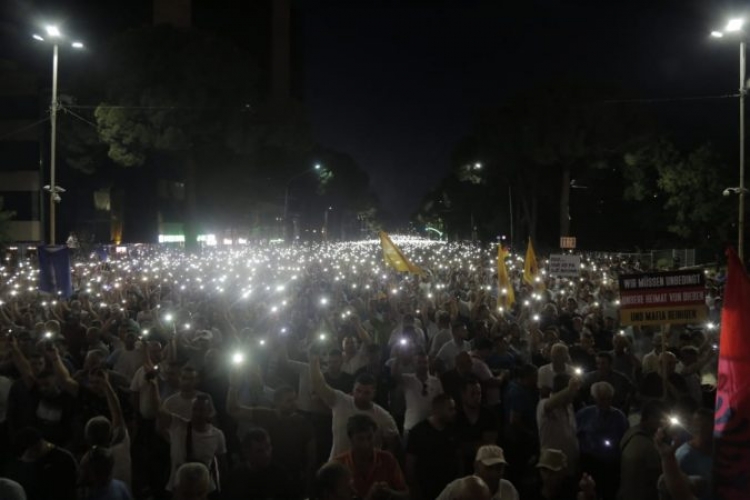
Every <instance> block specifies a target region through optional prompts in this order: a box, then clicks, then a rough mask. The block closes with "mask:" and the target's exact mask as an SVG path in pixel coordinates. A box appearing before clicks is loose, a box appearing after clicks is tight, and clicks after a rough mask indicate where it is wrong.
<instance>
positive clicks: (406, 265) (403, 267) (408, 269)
mask: <svg viewBox="0 0 750 500" xmlns="http://www.w3.org/2000/svg"><path fill="white" fill-rule="evenodd" d="M380 246H381V247H382V248H383V259H384V260H385V263H386V264H388V265H389V266H391V267H392V268H393V269H395V270H396V271H399V272H402V273H412V274H420V275H421V274H422V269H421V268H420V267H419V266H417V265H415V264H412V262H411V261H410V260H409V259H407V258H406V256H405V255H404V254H403V252H401V250H400V249H399V248H398V247H397V246H396V245H395V244H394V243H393V241H391V238H390V237H389V236H388V234H387V233H386V232H385V231H380Z"/></svg>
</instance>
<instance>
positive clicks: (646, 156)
mask: <svg viewBox="0 0 750 500" xmlns="http://www.w3.org/2000/svg"><path fill="white" fill-rule="evenodd" d="M624 172H625V179H626V180H627V184H626V185H625V196H626V198H627V199H630V200H634V201H637V202H639V203H644V204H649V205H651V206H653V207H654V211H653V213H655V214H658V213H663V214H664V215H665V221H664V224H665V226H666V229H667V230H668V231H669V232H670V233H672V234H674V235H675V236H677V237H678V238H679V240H680V241H681V242H682V243H687V244H690V245H694V246H697V247H702V248H706V247H715V246H716V245H719V244H723V243H724V242H726V241H728V239H729V233H730V229H731V228H732V225H733V222H732V221H734V212H733V210H732V207H731V204H730V203H728V202H727V201H726V199H724V198H723V197H722V196H721V192H722V190H723V189H724V188H725V187H726V186H728V185H730V184H731V180H730V172H729V170H728V169H727V167H726V164H725V163H724V162H723V161H722V159H721V158H720V156H719V155H718V153H717V152H716V151H715V150H714V148H713V147H712V146H711V145H710V144H704V145H702V146H699V147H698V148H696V149H695V150H693V151H689V152H682V151H680V150H679V149H678V148H677V147H676V146H675V145H674V144H673V143H672V142H670V141H669V140H667V139H666V138H660V139H658V140H655V141H653V142H651V143H649V144H647V145H644V146H643V147H641V148H639V149H637V150H635V151H633V152H631V153H629V154H627V155H626V156H625V161H624Z"/></svg>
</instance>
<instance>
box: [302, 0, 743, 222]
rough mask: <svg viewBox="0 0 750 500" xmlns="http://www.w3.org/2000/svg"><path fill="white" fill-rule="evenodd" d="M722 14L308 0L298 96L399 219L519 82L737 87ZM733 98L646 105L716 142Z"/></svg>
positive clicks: (602, 6) (620, 5) (728, 122)
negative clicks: (479, 119)
mask: <svg viewBox="0 0 750 500" xmlns="http://www.w3.org/2000/svg"><path fill="white" fill-rule="evenodd" d="M708 3H710V4H711V5H710V8H709V6H705V7H699V6H701V5H702V4H703V5H705V4H708ZM732 12H736V11H733V9H732V8H731V5H730V4H728V3H727V4H726V5H724V6H722V2H691V1H670V2H664V1H659V0H652V1H649V2H632V1H630V2H614V1H598V2H588V1H586V2H574V1H554V0H545V1H538V0H522V1H517V2H508V1H499V0H498V1H492V2H489V1H472V0H462V1H460V2H459V1H456V2H440V1H429V2H428V1H408V0H402V1H399V2H387V1H375V0H357V1H334V2H325V1H323V2H313V3H312V4H310V5H308V8H307V10H306V14H305V22H306V44H307V45H306V72H307V86H306V92H307V94H306V97H307V102H308V104H309V106H310V108H311V110H312V117H313V121H314V125H315V130H316V133H317V134H318V138H319V140H320V141H321V142H322V143H324V144H326V145H330V146H332V147H334V148H338V149H341V150H343V151H347V152H350V153H351V154H353V155H354V157H355V159H356V160H357V161H359V163H360V164H361V165H362V166H363V168H365V169H366V170H367V171H368V172H369V173H370V175H371V178H372V181H373V183H374V186H375V188H376V189H377V192H378V194H379V195H380V197H381V200H382V201H383V202H384V203H385V205H386V207H388V208H389V209H390V210H391V211H392V212H393V213H394V214H395V215H396V216H397V217H399V218H400V219H404V218H406V217H408V216H409V215H410V214H411V212H412V211H413V210H414V209H416V207H417V204H418V202H419V200H420V198H421V196H422V195H423V194H425V192H426V191H427V190H429V189H430V188H431V187H433V186H434V185H435V184H436V183H437V182H438V181H439V179H440V178H441V177H442V176H443V175H444V174H445V172H446V171H447V170H448V169H449V168H450V155H451V152H452V150H453V147H454V146H455V144H456V142H457V141H458V140H459V139H460V138H461V136H462V135H463V134H465V133H466V132H468V131H469V130H470V128H471V125H472V122H473V120H474V118H475V117H476V116H477V113H478V112H480V111H481V110H482V108H485V107H488V106H492V105H496V104H498V103H501V102H504V101H507V100H509V99H512V98H513V95H514V93H515V92H517V91H518V90H520V89H523V88H524V87H527V86H530V85H535V84H539V83H542V82H545V81H554V79H555V78H558V77H566V78H577V79H582V80H586V79H595V80H600V81H607V82H613V83H615V84H616V85H618V86H620V87H622V88H624V89H626V90H627V91H628V94H629V95H632V96H633V97H677V96H693V95H711V94H722V93H731V92H734V91H736V89H737V88H738V85H739V84H738V81H737V79H738V76H737V75H738V70H737V46H738V45H737V44H736V43H734V42H731V41H724V42H721V43H719V42H717V41H716V40H713V39H711V38H709V37H708V34H709V32H710V31H711V29H714V28H715V26H716V25H717V24H718V25H719V26H722V25H723V23H724V22H725V19H726V18H727V17H728V16H730V15H732V14H731V13H732ZM735 103H736V101H734V100H728V101H696V102H693V101H689V102H677V103H659V104H653V105H651V106H654V107H655V108H656V109H655V112H656V113H657V114H658V115H659V117H660V118H661V119H662V120H663V121H664V122H665V126H666V127H668V128H670V129H671V127H672V125H677V130H676V132H677V133H680V134H683V135H686V136H687V137H688V138H690V139H691V140H695V141H698V140H701V141H702V140H703V139H704V138H710V139H712V140H714V141H719V142H721V141H722V140H726V139H727V137H726V134H727V133H730V134H734V130H736V116H737V113H736V111H735V110H736V104H735ZM733 139H734V136H731V138H730V142H731V140H733ZM478 160H481V159H478Z"/></svg>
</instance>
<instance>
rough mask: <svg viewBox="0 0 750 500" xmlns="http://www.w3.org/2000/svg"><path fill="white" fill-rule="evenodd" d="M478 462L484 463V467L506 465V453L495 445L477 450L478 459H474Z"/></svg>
mask: <svg viewBox="0 0 750 500" xmlns="http://www.w3.org/2000/svg"><path fill="white" fill-rule="evenodd" d="M474 461H476V462H482V464H483V465H486V466H492V465H497V464H505V465H507V464H508V462H506V461H505V453H504V452H503V449H502V448H500V447H499V446H495V445H494V444H488V445H485V446H482V447H480V448H479V449H478V450H477V457H476V458H475V459H474Z"/></svg>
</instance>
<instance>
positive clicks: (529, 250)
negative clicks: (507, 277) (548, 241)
mask: <svg viewBox="0 0 750 500" xmlns="http://www.w3.org/2000/svg"><path fill="white" fill-rule="evenodd" d="M538 276H539V264H538V263H537V261H536V254H535V253H534V245H533V244H532V243H531V238H529V246H527V247H526V259H525V260H524V261H523V280H524V281H525V282H526V283H528V284H529V285H532V286H534V284H535V281H536V278H537V277H538Z"/></svg>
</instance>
